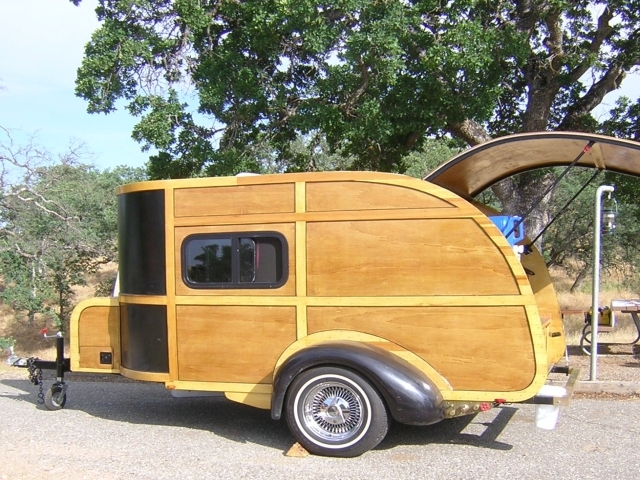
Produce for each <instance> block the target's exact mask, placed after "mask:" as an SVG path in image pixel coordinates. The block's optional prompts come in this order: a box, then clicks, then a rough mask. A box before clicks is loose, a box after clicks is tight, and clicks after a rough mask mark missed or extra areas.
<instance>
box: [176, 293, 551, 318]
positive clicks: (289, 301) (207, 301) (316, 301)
mask: <svg viewBox="0 0 640 480" xmlns="http://www.w3.org/2000/svg"><path fill="white" fill-rule="evenodd" d="M176 305H239V306H253V305H271V306H298V305H308V306H313V307H321V306H335V307H379V306H389V307H396V306H398V307H400V306H402V307H466V306H472V307H482V306H485V307H495V306H531V305H533V306H535V298H534V296H533V295H487V296H479V295H478V296H471V295H459V296H424V297H415V296H413V297H400V296H398V297H302V298H300V297H268V296H251V295H220V296H218V295H215V296H214V295H211V296H205V295H201V296H200V295H198V296H195V295H194V296H187V295H181V296H176ZM536 319H538V323H539V317H538V316H537V315H536Z"/></svg>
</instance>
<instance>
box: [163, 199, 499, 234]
mask: <svg viewBox="0 0 640 480" xmlns="http://www.w3.org/2000/svg"><path fill="white" fill-rule="evenodd" d="M452 213H453V212H452V211H451V209H450V208H449V207H440V208H415V209H396V210H344V211H332V212H299V213H264V214H252V215H216V216H214V215H212V216H210V217H181V218H176V219H175V226H176V227H200V226H205V225H206V226H211V225H249V224H267V223H293V222H342V221H356V220H390V219H393V220H414V219H421V220H424V219H432V218H433V219H454V218H474V219H476V220H480V219H485V218H486V216H485V215H483V214H482V213H480V212H479V211H478V210H476V209H475V208H473V207H471V206H470V205H469V204H467V205H464V206H461V207H460V208H458V211H457V212H455V214H452ZM505 241H506V240H505Z"/></svg>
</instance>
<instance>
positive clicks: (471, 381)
mask: <svg viewBox="0 0 640 480" xmlns="http://www.w3.org/2000/svg"><path fill="white" fill-rule="evenodd" d="M307 317H308V322H309V334H312V333H317V332H322V331H327V330H355V331H359V332H363V333H368V334H371V335H375V336H378V337H381V338H384V339H386V340H389V341H391V342H394V343H397V344H398V345H400V346H402V347H404V348H406V349H407V350H409V351H411V352H413V353H415V354H417V355H418V356H420V357H421V358H423V359H424V360H425V361H426V362H427V363H429V364H430V365H431V366H432V367H434V368H435V369H436V370H437V371H438V372H439V373H440V374H441V375H442V376H443V377H444V378H446V379H447V381H449V383H450V384H451V386H452V387H453V388H454V389H455V390H475V391H497V392H502V391H504V392H508V391H517V390H521V389H524V388H526V387H527V386H528V385H529V384H530V383H531V381H532V380H533V378H534V375H535V359H534V353H533V346H532V341H531V336H530V333H529V328H528V323H527V319H526V316H525V310H524V308H523V307H399V308H398V307H395V308H389V307H379V308H376V307H342V308H341V307H310V308H309V309H308V312H307Z"/></svg>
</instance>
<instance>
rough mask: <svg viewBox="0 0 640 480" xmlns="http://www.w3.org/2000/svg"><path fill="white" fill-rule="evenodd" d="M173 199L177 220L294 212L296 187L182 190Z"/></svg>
mask: <svg viewBox="0 0 640 480" xmlns="http://www.w3.org/2000/svg"><path fill="white" fill-rule="evenodd" d="M174 195H175V197H174V198H175V216H176V217H200V216H209V215H236V214H243V215H244V214H249V215H250V214H260V213H291V212H293V211H295V194H294V184H293V183H280V184H278V183H276V184H273V185H242V186H228V187H201V188H181V189H176V190H175V193H174Z"/></svg>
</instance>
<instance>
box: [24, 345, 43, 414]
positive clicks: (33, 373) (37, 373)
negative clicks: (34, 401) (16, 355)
mask: <svg viewBox="0 0 640 480" xmlns="http://www.w3.org/2000/svg"><path fill="white" fill-rule="evenodd" d="M27 369H28V370H29V381H30V382H31V383H33V384H34V385H37V386H39V387H40V390H39V391H38V403H39V404H40V405H42V404H43V403H44V382H43V381H42V369H41V368H36V359H35V358H34V357H30V358H28V359H27Z"/></svg>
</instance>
